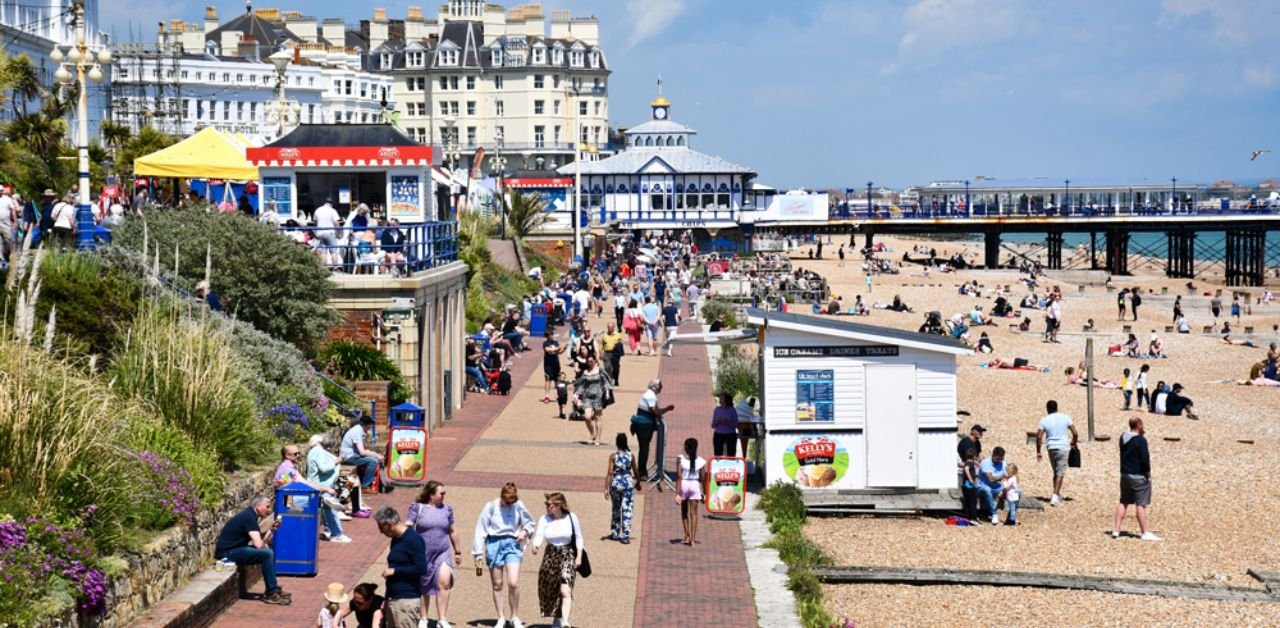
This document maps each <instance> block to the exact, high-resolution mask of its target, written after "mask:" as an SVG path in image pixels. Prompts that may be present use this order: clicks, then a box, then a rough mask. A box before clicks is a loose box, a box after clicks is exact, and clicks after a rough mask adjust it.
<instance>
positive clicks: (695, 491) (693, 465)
mask: <svg viewBox="0 0 1280 628" xmlns="http://www.w3.org/2000/svg"><path fill="white" fill-rule="evenodd" d="M679 471H680V473H679V477H677V479H676V503H677V504H680V520H681V522H682V523H683V524H684V540H683V541H681V543H684V544H685V545H688V546H689V547H693V544H694V543H697V542H698V503H699V502H701V501H702V484H703V481H704V480H705V479H706V474H707V461H706V460H705V459H703V458H701V457H699V456H698V439H696V438H687V439H685V441H684V453H683V454H680V460H679Z"/></svg>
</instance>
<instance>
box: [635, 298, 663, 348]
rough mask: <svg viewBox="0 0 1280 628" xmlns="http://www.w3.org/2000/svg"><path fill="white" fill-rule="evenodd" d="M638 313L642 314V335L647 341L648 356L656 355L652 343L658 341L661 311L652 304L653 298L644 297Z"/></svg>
mask: <svg viewBox="0 0 1280 628" xmlns="http://www.w3.org/2000/svg"><path fill="white" fill-rule="evenodd" d="M640 311H641V312H642V313H643V314H644V335H645V337H646V338H648V339H649V355H651V356H652V355H658V354H657V352H656V349H655V348H654V343H655V342H656V341H657V340H658V321H659V320H660V318H661V316H662V310H660V309H659V308H658V305H657V304H656V303H654V302H653V297H646V298H645V300H644V307H642V308H640Z"/></svg>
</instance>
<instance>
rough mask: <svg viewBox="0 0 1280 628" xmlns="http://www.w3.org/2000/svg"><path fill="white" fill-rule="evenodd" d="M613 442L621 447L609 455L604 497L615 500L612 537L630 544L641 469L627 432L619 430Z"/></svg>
mask: <svg viewBox="0 0 1280 628" xmlns="http://www.w3.org/2000/svg"><path fill="white" fill-rule="evenodd" d="M614 444H615V445H616V446H617V448H618V449H617V451H614V452H613V455H612V456H609V470H608V471H607V472H605V474H604V497H605V499H608V500H609V501H611V502H613V517H612V518H611V519H610V525H609V540H611V541H617V542H619V543H622V544H623V545H627V544H629V543H631V508H632V506H633V505H634V503H635V499H636V484H638V483H639V482H640V470H639V468H638V467H637V466H636V458H635V456H633V455H631V448H630V447H629V446H628V445H627V435H626V434H623V433H621V432H619V433H618V435H617V437H615V438H614Z"/></svg>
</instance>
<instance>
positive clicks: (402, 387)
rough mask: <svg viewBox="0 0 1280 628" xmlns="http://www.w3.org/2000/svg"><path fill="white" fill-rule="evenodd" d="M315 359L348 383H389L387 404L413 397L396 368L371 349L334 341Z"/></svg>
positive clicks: (389, 360)
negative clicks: (349, 381) (348, 381)
mask: <svg viewBox="0 0 1280 628" xmlns="http://www.w3.org/2000/svg"><path fill="white" fill-rule="evenodd" d="M316 359H317V360H319V363H320V364H324V365H325V368H326V369H328V368H333V369H334V370H335V371H337V372H338V374H339V375H341V376H342V377H343V378H345V379H348V380H357V381H383V380H385V381H389V382H391V391H390V392H389V393H388V397H389V399H388V401H390V402H391V405H393V406H394V405H399V404H402V403H404V402H406V401H408V400H409V399H410V398H412V397H413V390H412V389H410V388H409V384H408V382H406V381H405V379H404V376H402V375H401V374H400V367H399V366H397V365H396V363H395V362H392V361H391V358H388V357H387V356H386V355H385V354H383V353H382V352H381V351H378V350H377V349H376V348H374V347H370V346H368V345H361V344H356V343H354V342H351V341H349V340H337V341H334V342H331V343H329V344H327V345H325V346H324V347H322V348H321V349H320V353H319V355H317V356H316Z"/></svg>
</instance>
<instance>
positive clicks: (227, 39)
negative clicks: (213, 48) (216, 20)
mask: <svg viewBox="0 0 1280 628" xmlns="http://www.w3.org/2000/svg"><path fill="white" fill-rule="evenodd" d="M242 35H243V33H241V32H240V31H222V41H220V42H218V43H219V44H220V46H221V49H222V54H224V55H227V56H232V55H236V54H239V52H240V38H241V36H242Z"/></svg>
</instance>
